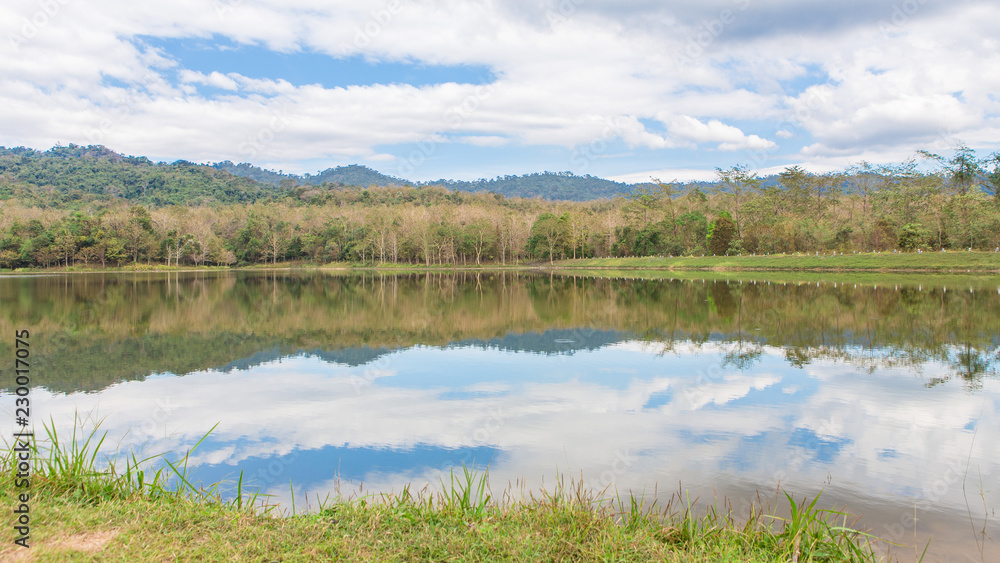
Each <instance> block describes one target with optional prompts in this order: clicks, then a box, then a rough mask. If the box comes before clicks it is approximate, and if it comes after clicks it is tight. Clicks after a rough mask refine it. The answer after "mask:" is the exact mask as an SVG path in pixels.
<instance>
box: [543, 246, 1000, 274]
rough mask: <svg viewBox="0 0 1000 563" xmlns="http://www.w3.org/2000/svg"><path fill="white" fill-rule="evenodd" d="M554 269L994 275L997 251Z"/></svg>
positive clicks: (641, 261) (636, 261) (610, 261)
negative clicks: (891, 272) (911, 272)
mask: <svg viewBox="0 0 1000 563" xmlns="http://www.w3.org/2000/svg"><path fill="white" fill-rule="evenodd" d="M552 266H553V267H554V268H589V269H674V270H817V271H838V270H844V271H846V270H851V271H914V272H942V273H944V272H954V273H959V272H998V271H1000V253H997V252H964V251H954V252H951V251H949V252H923V253H920V254H917V253H912V252H911V253H900V254H895V253H892V252H888V253H886V252H883V253H881V254H873V253H866V254H837V255H832V254H819V255H816V254H815V253H813V254H777V255H772V256H693V257H692V256H680V257H663V258H661V257H656V256H647V257H641V258H590V259H581V260H557V261H556V262H555V263H554V264H553V265H552Z"/></svg>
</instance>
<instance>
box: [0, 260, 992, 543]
mask: <svg viewBox="0 0 1000 563" xmlns="http://www.w3.org/2000/svg"><path fill="white" fill-rule="evenodd" d="M606 275H609V276H611V277H601V276H600V275H598V274H596V273H588V272H576V273H573V272H565V273H525V272H522V273H516V272H510V271H507V272H492V273H489V272H485V273H475V272H459V273H414V274H400V275H382V274H373V273H371V272H369V273H366V274H348V273H337V272H310V271H271V272H190V273H184V272H179V273H136V274H69V275H31V276H3V277H0V329H2V331H3V334H5V335H8V337H5V339H3V341H2V342H0V355H2V357H5V358H12V357H13V345H14V342H13V337H12V336H10V335H13V333H14V330H20V329H24V328H27V329H30V330H31V333H32V359H33V362H34V363H33V364H32V377H33V385H35V387H33V389H32V391H31V394H32V404H33V406H34V407H35V409H34V410H33V412H32V416H33V420H34V425H35V428H36V431H37V430H40V428H41V424H42V421H48V420H49V417H51V419H52V421H53V423H54V424H55V426H56V428H57V430H58V431H59V432H68V431H69V429H70V428H72V426H73V425H74V421H75V420H78V419H81V418H82V419H84V421H85V425H92V424H93V423H94V422H95V421H98V420H99V421H100V428H101V429H102V431H107V432H108V444H110V447H111V450H113V449H115V448H120V449H122V450H125V449H135V450H141V451H142V452H145V453H147V454H155V453H160V452H167V451H169V452H173V453H172V454H171V457H172V458H174V459H176V458H178V457H180V456H182V455H183V453H184V452H185V451H186V450H187V449H188V448H190V447H192V446H193V445H194V444H195V443H196V442H197V441H198V440H199V439H200V438H202V436H204V435H205V433H206V432H208V431H209V430H210V429H211V428H212V427H213V426H214V425H216V424H217V426H216V427H215V430H214V431H212V432H211V434H210V435H209V436H208V438H206V439H205V441H204V442H203V443H202V444H201V445H200V446H199V447H198V448H197V449H196V450H195V451H194V452H193V453H192V455H191V458H190V461H189V466H190V468H191V473H192V475H193V476H194V477H195V478H197V479H200V480H202V481H203V482H205V483H211V482H216V481H220V480H229V481H230V482H232V481H234V480H235V479H236V478H237V476H238V474H239V471H240V470H243V471H244V487H247V486H250V487H260V488H262V490H264V491H266V492H269V493H270V494H273V495H274V499H275V500H276V501H284V502H286V503H287V501H288V497H289V496H290V492H289V491H290V489H294V491H295V495H296V497H297V502H299V503H302V502H304V501H303V498H305V497H306V495H308V497H309V498H310V499H311V500H312V502H313V503H314V504H315V499H316V497H317V495H318V496H319V497H320V498H322V497H325V496H326V495H328V494H335V493H336V492H337V491H339V492H341V493H344V494H347V493H349V492H350V491H357V490H358V489H359V488H361V487H363V490H364V491H397V492H398V491H399V490H400V489H401V488H402V487H403V486H404V485H405V484H407V483H411V484H412V485H413V489H414V490H416V489H420V488H422V487H423V486H424V485H428V484H429V485H430V486H431V487H434V486H437V485H439V484H440V482H441V479H442V478H443V479H444V480H446V481H447V480H448V474H449V471H450V470H451V469H453V468H458V469H459V471H461V467H462V465H463V464H465V465H467V466H475V467H478V468H485V467H487V466H488V468H489V475H490V482H491V486H492V489H493V491H494V493H498V492H500V491H502V490H504V489H505V488H508V487H509V488H511V489H512V490H525V489H526V490H537V489H539V488H541V487H550V486H551V485H552V483H553V481H555V480H556V479H557V478H559V476H562V477H563V478H566V479H569V478H574V479H577V480H580V479H582V481H583V482H584V483H585V484H586V485H587V486H588V487H590V488H592V489H594V490H598V491H600V490H605V489H607V492H606V494H608V495H611V494H613V491H618V492H619V493H622V494H627V493H629V492H631V493H633V494H636V495H643V496H644V497H646V498H647V499H649V500H650V501H652V500H653V499H654V498H655V499H657V500H658V502H659V503H661V504H663V503H666V502H667V501H668V500H669V499H670V498H671V496H672V495H674V494H675V493H678V492H679V491H684V492H685V493H689V494H690V497H691V499H692V500H694V499H695V498H698V499H699V500H698V502H699V503H700V504H704V503H705V502H715V501H716V500H715V499H718V502H720V503H721V502H722V500H723V499H726V501H727V502H728V503H729V504H731V506H732V507H733V509H734V511H736V513H737V514H739V513H740V512H741V511H745V510H746V507H747V506H749V504H750V503H751V502H755V501H757V498H758V494H759V495H760V497H761V498H764V499H771V501H772V502H773V501H774V500H775V498H776V495H777V494H778V493H777V491H778V490H779V488H780V489H783V490H786V491H788V492H789V493H792V494H793V495H794V496H796V497H797V498H798V499H799V500H801V498H803V497H810V498H812V497H814V496H815V495H817V494H819V493H822V496H821V501H820V504H822V505H824V506H826V507H836V508H844V509H846V510H847V511H848V512H850V513H852V514H856V515H861V516H862V519H861V521H860V522H859V524H858V525H859V526H862V527H866V528H870V529H871V531H872V532H873V533H875V534H877V535H880V536H882V537H885V538H888V539H891V540H892V541H894V542H896V543H898V544H901V545H902V546H904V547H901V548H899V549H898V552H897V555H899V556H900V559H901V560H907V559H913V558H914V550H913V545H914V543H918V544H920V548H921V549H922V547H923V545H924V543H926V541H927V540H928V539H930V540H931V548H930V556H929V559H930V560H954V561H968V560H972V561H979V560H985V561H990V560H1000V548H998V547H997V541H996V540H995V539H990V538H996V537H997V535H998V532H1000V529H998V525H997V515H996V514H995V509H996V508H997V507H998V506H1000V487H997V486H996V483H997V482H998V477H1000V454H998V453H997V446H996V445H997V444H998V443H1000V415H998V411H1000V378H998V377H997V373H998V366H1000V282H998V280H997V279H996V278H983V277H961V278H958V277H955V278H952V277H934V276H923V277H921V276H904V275H884V276H878V275H871V274H866V275H862V276H854V277H852V276H849V275H843V274H841V275H835V274H830V275H826V274H801V275H797V274H773V273H771V274H744V275H743V276H736V275H724V274H709V273H706V274H679V273H667V272H664V273H653V274H646V275H645V277H646V279H640V278H641V277H643V276H641V275H640V274H635V273H617V274H615V273H611V274H606ZM674 278H680V279H674ZM0 404H2V405H3V409H4V416H5V417H6V418H7V419H10V420H11V421H13V417H14V413H13V412H12V411H13V400H12V389H11V386H10V379H9V378H5V379H4V386H3V389H2V397H0ZM77 424H79V422H77ZM109 451H110V450H109ZM300 495H301V497H300ZM782 498H783V497H782ZM781 502H784V500H782V501H781ZM300 508H301V504H300ZM914 517H915V522H914ZM984 536H985V538H984ZM894 551H896V548H894Z"/></svg>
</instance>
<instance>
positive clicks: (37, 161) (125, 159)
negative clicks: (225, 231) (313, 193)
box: [0, 145, 283, 207]
mask: <svg viewBox="0 0 1000 563" xmlns="http://www.w3.org/2000/svg"><path fill="white" fill-rule="evenodd" d="M282 193H283V190H281V189H280V188H278V187H276V186H273V185H271V184H265V183H261V182H257V181H255V180H252V179H250V178H244V177H241V176H236V175H233V174H230V173H229V172H226V171H223V170H218V169H216V168H213V167H211V166H205V165H201V164H193V163H191V162H187V161H184V160H178V161H176V162H173V163H170V164H167V163H165V162H153V161H151V160H149V159H148V158H146V157H141V156H140V157H136V156H125V155H122V154H119V153H116V152H114V151H112V150H110V149H108V148H106V147H103V146H100V145H90V146H80V145H69V146H65V147H63V146H56V147H53V148H51V149H49V150H47V151H38V150H34V149H29V148H25V147H15V148H9V149H8V148H5V147H0V199H8V198H12V197H13V198H17V199H18V200H20V201H22V202H23V203H26V204H29V205H38V206H42V207H61V206H66V205H73V204H74V203H76V202H80V201H87V200H92V199H126V200H129V201H133V202H135V203H140V204H143V205H147V206H162V205H171V204H174V205H197V204H201V203H209V202H219V203H250V202H254V201H258V200H261V199H270V198H273V197H275V196H279V195H281V194H282Z"/></svg>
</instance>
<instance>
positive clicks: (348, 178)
mask: <svg viewBox="0 0 1000 563" xmlns="http://www.w3.org/2000/svg"><path fill="white" fill-rule="evenodd" d="M761 180H762V181H763V184H764V185H769V184H773V183H777V178H776V177H765V178H761ZM649 185H650V184H648V183H647V184H625V183H622V182H615V181H612V180H607V179H604V178H598V177H595V176H590V175H585V176H577V175H575V174H573V173H571V172H548V171H546V172H536V173H532V174H524V175H520V176H511V175H507V176H497V177H496V178H492V179H486V178H483V179H479V180H473V181H466V180H448V179H440V180H436V181H432V182H413V181H410V180H407V179H405V178H396V177H394V176H389V175H386V174H383V173H381V172H379V171H377V170H373V169H372V168H369V167H367V166H363V165H359V164H351V165H347V166H338V167H336V168H328V169H326V170H323V171H322V172H319V173H318V174H304V175H298V174H286V173H284V172H283V171H277V172H275V171H273V170H266V169H264V168H260V167H258V166H254V165H252V164H249V163H245V162H244V163H239V164H235V163H233V162H232V161H229V160H225V161H222V162H217V163H214V164H196V163H192V162H189V161H186V160H177V161H175V162H172V163H169V164H168V163H166V162H153V161H151V160H150V159H148V158H146V157H143V156H138V157H137V156H125V155H123V154H120V153H117V152H115V151H114V150H112V149H109V148H107V147H105V146H102V145H89V146H81V145H73V144H70V145H68V146H62V145H57V146H55V147H52V148H51V149H49V150H46V151H39V150H35V149H31V148H26V147H14V148H5V147H0V199H3V198H7V197H13V196H18V197H22V198H24V199H25V200H26V201H32V200H37V201H38V203H44V204H47V205H48V204H55V205H61V204H63V203H68V202H72V201H78V200H80V199H81V198H86V197H92V198H93V197H97V198H108V197H110V198H113V199H118V198H121V199H127V200H130V201H134V202H136V203H141V204H145V205H154V206H160V205H198V204H202V203H208V202H220V203H250V202H254V201H260V200H270V199H275V198H280V197H284V196H286V195H288V194H290V193H291V192H292V191H294V190H295V189H296V188H302V187H303V186H325V187H334V188H361V189H364V188H367V187H371V186H403V187H405V186H412V187H415V188H420V187H423V186H442V187H445V188H447V189H449V190H453V191H462V192H472V193H475V192H492V193H496V194H500V195H503V196H505V197H523V198H536V197H538V198H543V199H547V200H561V201H590V200H596V199H611V198H614V197H617V196H621V195H629V194H631V193H632V192H634V191H635V190H636V189H639V188H641V187H644V186H649ZM685 186H687V187H689V188H695V187H697V188H699V189H701V190H702V191H708V190H710V189H711V188H712V187H713V186H714V183H712V182H691V183H686V184H685Z"/></svg>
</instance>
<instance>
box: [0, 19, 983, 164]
mask: <svg viewBox="0 0 1000 563" xmlns="http://www.w3.org/2000/svg"><path fill="white" fill-rule="evenodd" d="M53 5H54V6H56V5H57V6H58V9H57V10H55V11H54V13H52V14H46V13H45V12H44V11H42V12H41V13H42V15H41V16H39V15H38V14H39V10H41V8H40V7H39V6H40V5H37V4H31V3H26V4H22V5H19V6H17V7H13V6H5V7H0V38H6V40H4V41H3V42H0V49H2V50H3V51H4V52H3V53H2V55H3V56H0V119H2V120H3V122H4V123H5V126H6V127H5V129H4V131H3V132H0V143H2V144H7V145H15V144H27V145H31V146H36V147H46V146H49V145H51V144H54V143H55V142H57V141H60V142H64V143H65V142H77V143H87V142H92V141H97V142H102V143H104V144H107V145H109V146H111V147H113V148H116V149H118V150H122V151H124V152H127V153H132V154H148V155H150V156H152V157H154V158H181V157H183V158H188V159H191V160H198V161H204V160H217V159H225V158H228V159H233V160H251V161H255V162H265V161H282V162H295V161H306V160H310V161H316V160H323V159H332V160H343V161H345V162H346V161H348V160H357V159H367V160H378V159H386V160H387V159H388V156H385V155H389V156H393V157H396V158H399V157H401V156H403V154H402V153H403V152H406V149H401V150H400V153H399V154H392V153H393V151H392V150H387V149H385V148H384V147H387V146H388V147H391V146H392V145H395V144H400V143H403V144H405V143H417V142H419V141H421V140H423V139H426V138H428V137H432V136H434V135H440V134H446V135H447V136H448V137H449V138H450V139H452V140H453V141H455V142H465V143H470V144H474V145H477V146H501V145H503V146H518V145H528V146H532V145H553V146H559V147H567V148H572V147H577V146H581V145H587V144H589V143H592V142H594V141H595V140H597V139H603V138H604V137H605V136H606V135H607V134H608V126H607V122H608V121H609V120H612V121H613V120H616V119H617V120H619V121H620V125H618V126H617V127H616V128H612V129H611V130H610V134H611V136H612V137H611V138H612V139H619V140H621V141H622V142H623V143H625V144H626V145H628V146H630V147H633V148H635V149H640V150H641V151H649V152H650V153H653V154H661V153H662V154H664V155H669V154H670V151H671V150H673V149H678V148H691V147H694V146H697V147H698V148H702V149H711V150H713V151H725V152H729V153H733V154H738V153H739V152H740V151H746V152H747V154H748V155H749V154H751V153H754V152H756V153H760V152H767V153H768V154H770V155H771V156H769V160H771V161H774V160H781V159H787V160H788V161H789V162H788V163H798V162H799V161H800V162H802V163H805V164H816V165H820V164H829V163H830V162H833V161H834V160H836V159H840V160H846V161H849V160H851V159H857V158H860V157H861V155H863V154H867V155H868V156H869V157H876V159H885V158H893V157H894V156H895V155H898V154H907V153H910V152H912V151H913V150H914V149H916V148H923V146H924V145H925V144H933V143H937V142H938V141H939V140H940V139H942V138H945V137H946V138H951V139H961V140H963V141H966V142H969V143H978V144H979V146H981V147H982V148H986V149H990V148H995V147H996V146H997V142H996V138H997V132H998V131H1000V101H998V100H997V98H996V97H995V95H994V94H993V93H994V92H996V91H997V89H998V88H1000V76H995V75H994V73H990V72H986V71H985V69H990V68H995V67H997V66H998V65H1000V45H998V43H997V42H996V41H995V40H994V39H993V31H992V29H991V28H990V27H989V22H992V21H996V19H997V17H998V16H1000V7H998V6H997V5H995V4H994V3H990V2H985V1H972V0H969V1H962V2H953V3H949V4H948V5H947V7H945V5H939V4H938V3H933V4H932V3H921V4H920V7H919V9H918V10H916V11H914V13H911V14H904V15H905V16H906V17H905V18H900V17H898V15H895V14H894V12H893V7H894V5H885V4H882V3H871V2H860V1H856V0H852V1H851V2H847V3H841V4H834V3H828V2H806V3H799V2H790V1H788V0H771V1H765V2H753V3H750V2H742V1H734V2H730V3H724V6H722V7H719V6H713V5H708V4H705V5H700V4H699V5H694V4H691V3H682V2H663V3H653V2H647V1H640V0H636V1H632V2H614V3H612V2H586V3H578V2H569V3H565V2H563V3H560V2H555V1H554V0H553V1H550V2H546V3H531V2H522V1H514V0H510V1H507V2H495V3H479V2H456V1H453V0H423V1H420V2H417V1H415V0H398V1H396V0H393V1H391V2H387V3H385V4H383V5H371V4H368V5H365V4H342V3H341V4H330V3H325V2H319V1H315V0H295V1H292V2H277V1H276V0H260V1H254V2H252V1H250V0H216V1H211V2H203V1H196V0H183V1H181V2H175V3H169V4H149V3H138V2H137V3H131V4H127V5H122V4H120V3H115V2H110V1H108V0H95V1H94V2H91V3H88V4H87V5H86V6H84V5H82V4H77V3H72V2H67V3H62V2H55V3H54V4H53ZM567 6H568V7H567ZM723 9H726V10H730V11H731V12H732V13H731V14H730V16H731V17H724V14H723V11H722V10H723ZM553 14H555V15H558V17H554V18H553V17H551V16H552V15H553ZM894 18H895V21H893V20H894ZM36 19H37V21H38V22H40V25H36V24H33V23H31V22H32V21H33V20H36ZM715 20H719V21H723V20H725V21H724V22H723V23H724V25H722V26H721V27H718V28H716V27H712V26H713V25H714V24H712V22H713V21H715ZM880 22H883V23H884V22H890V23H891V24H892V25H891V29H889V30H888V31H886V27H885V26H884V25H882V26H880ZM710 24H711V25H710ZM706 26H708V27H706ZM709 28H711V29H713V30H715V31H712V33H710V35H711V37H710V40H707V41H703V43H705V44H704V45H700V50H701V52H700V54H699V55H698V56H697V57H693V58H692V60H691V61H690V62H689V63H687V64H686V65H685V67H684V68H683V69H679V68H678V67H677V64H676V57H675V55H676V54H677V53H680V52H684V49H686V48H687V47H688V46H689V45H690V41H691V40H692V39H693V38H694V39H697V37H698V33H701V32H703V31H705V30H706V29H709ZM716 31H717V33H716ZM147 37H153V38H157V37H160V38H177V39H184V38H201V39H204V40H210V39H211V38H213V37H223V38H226V39H227V40H229V41H233V42H236V43H237V44H246V45H251V44H252V45H262V46H265V47H268V48H271V49H274V50H278V51H281V52H285V53H289V54H291V55H290V56H291V57H292V58H291V59H290V60H294V53H296V52H299V51H312V52H319V53H326V54H329V55H330V56H337V57H340V56H345V55H361V56H364V57H366V58H368V59H370V60H374V61H396V62H405V61H410V62H415V63H421V64H444V65H458V64H461V65H477V66H483V67H486V68H489V69H490V70H491V71H492V73H493V74H494V75H495V76H496V77H497V79H496V81H495V82H494V84H493V85H492V88H491V89H489V90H487V91H484V90H483V87H482V86H475V85H460V84H442V85H433V86H424V87H415V86H410V85H407V84H393V85H382V86H356V87H349V88H324V87H322V86H320V85H319V84H291V83H289V82H287V81H284V80H281V79H280V78H277V77H270V78H269V77H262V78H260V77H258V78H251V77H248V76H244V75H241V74H238V73H234V72H231V71H230V69H214V70H205V71H197V70H194V69H191V68H184V64H185V63H184V61H179V62H178V61H174V60H171V59H170V54H169V53H167V52H163V51H160V50H156V49H152V48H150V47H149V46H148V45H147V44H146V39H145V38H147ZM174 80H179V81H178V82H176V83H174V82H173V81H174ZM317 82H319V81H317ZM809 84H815V86H814V88H813V89H811V90H803V88H804V87H805V86H807V85H809ZM204 86H210V87H213V88H214V89H217V90H218V92H208V93H205V91H204V90H205V89H204V88H202V87H204ZM816 93H822V94H823V97H822V100H821V102H820V103H816V101H815V100H816V98H815V97H814V94H816ZM462 108H465V109H463V111H461V112H456V109H462ZM470 108H471V109H470ZM279 109H280V111H282V112H285V113H286V114H287V116H288V123H287V124H285V125H286V126H285V127H283V128H282V129H281V130H280V131H272V133H274V134H273V139H271V140H268V141H267V142H265V143H253V142H252V141H253V140H254V139H255V138H257V137H258V136H259V135H261V134H262V132H263V135H264V136H265V137H270V136H272V135H270V134H268V133H267V127H269V126H270V125H269V122H270V119H271V117H272V113H273V112H274V111H279ZM465 110H468V111H465ZM449 112H450V113H449ZM651 120H658V121H660V122H662V123H663V124H664V125H665V126H666V130H663V131H657V130H652V129H650V128H649V127H647V126H645V125H644V123H648V122H649V121H651ZM95 131H97V132H98V133H100V134H99V135H96V134H95ZM153 131H155V132H156V134H155V135H151V134H150V132H153ZM248 143H250V144H249V145H248ZM248 146H253V147H254V150H252V151H249V150H247V147H248ZM776 149H780V151H778V150H776ZM800 149H802V150H801V151H800ZM797 151H798V154H797V155H795V153H796V152H797ZM778 152H780V153H781V154H782V155H785V156H781V157H779V156H776V155H775V153H778ZM379 155H383V156H379ZM790 155H794V156H790ZM623 162H625V163H627V162H628V160H627V159H625V160H624V161H623ZM623 165H628V164H623ZM768 165H771V166H773V165H775V163H774V162H769V163H768ZM632 166H635V165H632ZM553 168H559V166H558V163H556V164H554V165H553ZM642 168H648V166H642V167H641V168H640V169H642ZM707 168H709V169H710V168H712V166H708V167H707ZM626 173H629V174H635V172H634V171H633V170H622V171H621V174H619V177H620V176H623V175H625V174H626Z"/></svg>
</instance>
